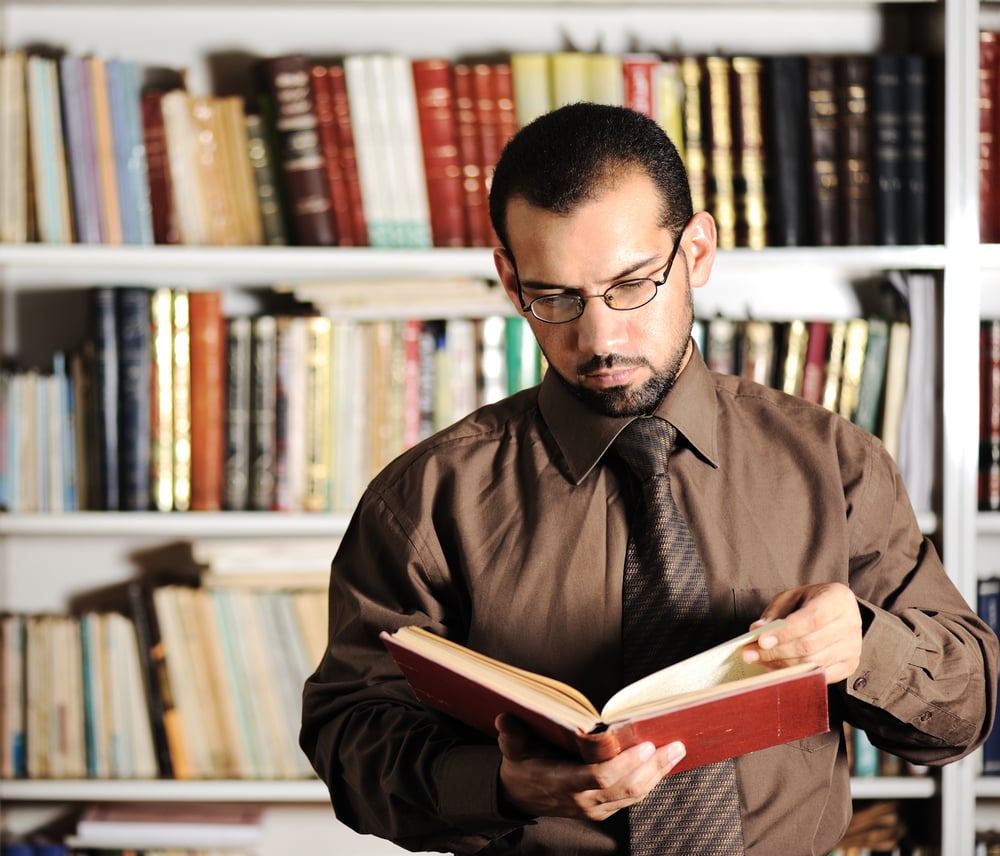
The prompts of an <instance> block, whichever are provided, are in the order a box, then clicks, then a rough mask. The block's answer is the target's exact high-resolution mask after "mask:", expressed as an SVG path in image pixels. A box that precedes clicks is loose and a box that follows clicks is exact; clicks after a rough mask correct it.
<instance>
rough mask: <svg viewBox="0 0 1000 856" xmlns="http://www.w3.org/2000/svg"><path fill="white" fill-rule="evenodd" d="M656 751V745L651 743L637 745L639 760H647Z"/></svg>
mask: <svg viewBox="0 0 1000 856" xmlns="http://www.w3.org/2000/svg"><path fill="white" fill-rule="evenodd" d="M654 752H656V747H655V746H654V745H653V744H652V743H643V744H641V745H640V746H639V760H641V761H648V760H649V759H650V758H652V757H653V753H654Z"/></svg>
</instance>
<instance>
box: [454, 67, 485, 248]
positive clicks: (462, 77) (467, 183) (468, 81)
mask: <svg viewBox="0 0 1000 856" xmlns="http://www.w3.org/2000/svg"><path fill="white" fill-rule="evenodd" d="M453 70H454V80H455V107H456V113H455V118H456V130H457V133H458V158H459V162H460V163H461V165H462V193H463V198H464V208H465V242H466V245H467V246H470V247H484V246H487V245H488V243H489V239H488V237H487V235H485V234H484V233H483V229H482V227H483V223H484V222H485V221H484V219H483V212H482V209H483V207H484V206H485V205H486V193H485V185H484V184H483V172H482V164H483V155H482V151H481V145H482V143H481V142H480V139H479V126H478V117H477V116H476V95H475V88H474V86H473V82H472V79H473V74H472V66H471V65H468V64H467V63H456V64H455V66H454V69H453Z"/></svg>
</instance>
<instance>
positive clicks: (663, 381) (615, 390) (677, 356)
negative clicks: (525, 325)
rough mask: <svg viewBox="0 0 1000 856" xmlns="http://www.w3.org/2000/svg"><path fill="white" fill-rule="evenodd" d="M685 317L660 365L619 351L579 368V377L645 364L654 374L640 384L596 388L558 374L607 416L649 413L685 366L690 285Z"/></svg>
mask: <svg viewBox="0 0 1000 856" xmlns="http://www.w3.org/2000/svg"><path fill="white" fill-rule="evenodd" d="M685 316H686V317H685V320H684V325H683V329H682V330H681V333H682V335H681V336H679V337H678V340H677V345H676V346H675V348H674V350H673V351H672V352H671V353H670V354H669V355H668V357H667V360H666V362H665V363H664V365H663V366H662V367H660V368H656V367H655V366H654V365H653V364H652V363H650V362H649V360H647V359H646V358H644V357H625V356H621V355H618V354H605V355H602V356H595V357H592V358H591V359H589V360H587V362H585V363H583V364H581V365H580V366H578V368H577V373H578V377H582V376H584V375H586V374H589V373H591V372H594V371H597V370H598V369H613V368H634V367H638V366H645V367H646V368H648V369H649V370H650V371H651V372H652V375H651V376H650V378H649V379H648V380H647V381H646V382H645V383H643V384H641V385H640V386H638V387H634V388H633V387H629V386H616V387H611V388H610V389H602V390H599V391H596V390H592V389H587V388H586V387H584V386H581V385H580V384H579V383H575V382H573V381H572V380H570V379H568V378H566V377H563V375H562V374H560V373H558V372H557V373H556V374H557V376H558V377H559V379H560V380H561V381H562V382H563V383H564V384H565V385H566V387H567V388H568V389H569V391H570V392H572V393H573V395H575V396H576V397H577V398H578V399H580V401H582V402H583V403H584V404H586V405H587V406H588V407H590V408H591V409H593V410H595V411H597V412H598V413H600V414H602V415H604V416H613V417H619V418H620V417H633V416H646V415H648V414H650V413H652V412H653V411H654V410H656V408H657V407H659V406H660V402H662V401H663V399H664V398H665V397H666V395H667V393H668V392H670V390H671V389H672V388H673V385H674V383H675V382H676V380H677V376H678V375H679V374H680V371H681V368H682V366H683V365H684V357H685V356H686V354H687V350H688V346H689V344H690V341H691V330H692V328H693V327H694V304H693V302H692V297H691V289H690V287H688V289H687V299H686V301H685Z"/></svg>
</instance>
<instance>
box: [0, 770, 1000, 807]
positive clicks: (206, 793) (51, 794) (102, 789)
mask: <svg viewBox="0 0 1000 856" xmlns="http://www.w3.org/2000/svg"><path fill="white" fill-rule="evenodd" d="M995 784H996V785H997V790H996V792H995V793H994V794H993V795H1000V780H998V781H997V782H996V783H995ZM936 792H937V779H935V778H933V777H931V776H927V777H923V776H913V777H907V776H899V777H895V776H875V777H871V778H853V779H851V793H852V795H853V796H854V797H855V798H857V799H923V798H925V797H931V796H934V794H935V793H936ZM329 799H330V797H329V795H328V794H327V791H326V788H325V786H324V785H323V783H322V782H320V781H318V780H312V779H310V780H305V781H277V782H276V781H242V780H240V781H177V780H170V779H162V780H141V781H130V780H102V779H68V780H42V779H24V780H7V781H2V782H0V801H4V800H6V801H15V802H260V803H278V802H282V803H324V804H325V803H327V802H329Z"/></svg>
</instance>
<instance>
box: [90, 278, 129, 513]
mask: <svg viewBox="0 0 1000 856" xmlns="http://www.w3.org/2000/svg"><path fill="white" fill-rule="evenodd" d="M90 305H91V336H92V338H93V342H94V408H95V413H96V414H97V437H96V439H97V462H98V463H97V472H96V475H97V477H98V484H99V487H98V492H97V498H98V505H97V507H98V508H100V509H102V510H104V511H118V510H119V509H120V508H121V501H120V494H119V473H118V402H119V397H120V396H119V391H118V371H119V359H118V335H117V326H118V325H117V321H116V311H115V291H114V289H112V288H98V289H95V290H94V291H93V292H92V293H91V299H90Z"/></svg>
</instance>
